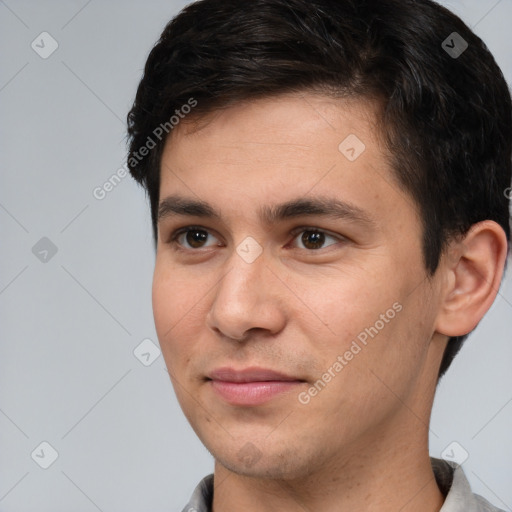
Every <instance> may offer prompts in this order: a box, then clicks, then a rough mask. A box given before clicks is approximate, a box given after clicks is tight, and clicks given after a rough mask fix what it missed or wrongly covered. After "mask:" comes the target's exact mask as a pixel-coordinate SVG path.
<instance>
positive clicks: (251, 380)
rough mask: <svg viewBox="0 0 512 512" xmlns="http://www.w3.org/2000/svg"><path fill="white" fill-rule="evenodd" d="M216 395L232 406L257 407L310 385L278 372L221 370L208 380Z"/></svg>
mask: <svg viewBox="0 0 512 512" xmlns="http://www.w3.org/2000/svg"><path fill="white" fill-rule="evenodd" d="M206 380H207V382H208V384H209V385H210V387H211V388H212V390H213V391H214V393H215V394H216V395H217V396H219V397H220V398H222V399H223V400H224V401H225V402H227V403H229V404H230V405H238V406H255V405H261V404H264V403H266V402H268V401H270V400H272V399H274V398H277V397H278V396H279V395H282V394H284V393H286V392H290V391H292V390H296V389H297V387H298V386H300V385H302V384H304V383H305V382H306V381H305V380H304V379H300V378H298V377H295V376H290V375H286V374H284V373H281V372H276V371H274V370H270V369H265V368H258V367H250V368H244V369H241V370H235V369H233V368H218V369H216V370H213V371H212V372H211V373H210V374H209V375H208V377H207V378H206Z"/></svg>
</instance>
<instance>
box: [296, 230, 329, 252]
mask: <svg viewBox="0 0 512 512" xmlns="http://www.w3.org/2000/svg"><path fill="white" fill-rule="evenodd" d="M301 241H302V243H303V244H304V247H306V249H320V248H321V246H322V245H323V244H324V242H325V234H324V233H320V232H318V231H304V233H303V234H302V236H301Z"/></svg>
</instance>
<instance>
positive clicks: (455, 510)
mask: <svg viewBox="0 0 512 512" xmlns="http://www.w3.org/2000/svg"><path fill="white" fill-rule="evenodd" d="M431 463H432V469H433V471H434V475H435V477H436V481H437V485H438V486H439V489H440V490H441V492H442V493H443V494H444V495H445V502H444V504H443V506H442V507H441V510H440V511H439V512H505V511H504V510H502V509H500V508H497V507H495V506H494V505H492V504H491V503H490V502H489V501H487V500H486V499H485V498H483V497H482V496H480V495H478V494H475V493H473V492H472V490H471V486H470V484H469V481H468V479H467V477H466V475H465V473H464V470H463V469H462V466H460V465H459V464H456V463H455V462H448V461H446V460H442V459H435V458H431Z"/></svg>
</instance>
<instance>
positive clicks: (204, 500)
mask: <svg viewBox="0 0 512 512" xmlns="http://www.w3.org/2000/svg"><path fill="white" fill-rule="evenodd" d="M212 499H213V474H211V475H208V476H205V477H204V478H203V479H202V480H201V481H200V482H199V484H198V485H197V487H196V488H195V489H194V492H193V493H192V496H191V497H190V500H189V502H188V503H187V504H186V505H185V507H184V508H183V510H182V511H181V512H211V510H212Z"/></svg>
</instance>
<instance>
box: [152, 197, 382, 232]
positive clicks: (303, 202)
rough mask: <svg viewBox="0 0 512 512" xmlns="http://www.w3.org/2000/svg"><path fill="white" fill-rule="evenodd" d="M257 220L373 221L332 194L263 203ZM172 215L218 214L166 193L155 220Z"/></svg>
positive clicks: (217, 217) (200, 203)
mask: <svg viewBox="0 0 512 512" xmlns="http://www.w3.org/2000/svg"><path fill="white" fill-rule="evenodd" d="M258 214H259V215H258V216H259V219H260V221H261V222H262V223H264V224H265V225H267V226H271V225H273V224H275V223H277V222H279V221H283V220H286V219H292V218H295V217H304V216H319V217H325V218H330V219H335V220H338V219H344V220H349V221H354V222H357V223H360V224H366V225H368V226H373V227H374V226H375V225H376V222H375V221H374V220H373V219H372V218H371V217H370V215H369V214H368V213H367V212H366V211H364V210H363V209H361V208H359V207H358V206H355V205H353V204H351V203H347V202H345V201H341V200H340V199H336V198H332V197H314V198H311V199H305V198H297V199H292V200H290V201H287V202H285V203H281V204H277V205H265V206H263V207H261V208H260V210H259V212H258ZM175 216H189V217H203V218H210V219H215V220H218V221H220V220H221V217H222V216H221V214H220V212H219V211H217V210H216V209H215V208H214V207H213V206H212V205H210V204H209V203H207V202H206V201H202V200H196V199H191V198H187V197H184V196H180V195H177V194H175V195H170V196H167V197H166V198H165V199H163V200H162V201H161V202H160V204H159V206H158V222H161V221H162V220H163V219H166V218H169V217H175Z"/></svg>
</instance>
